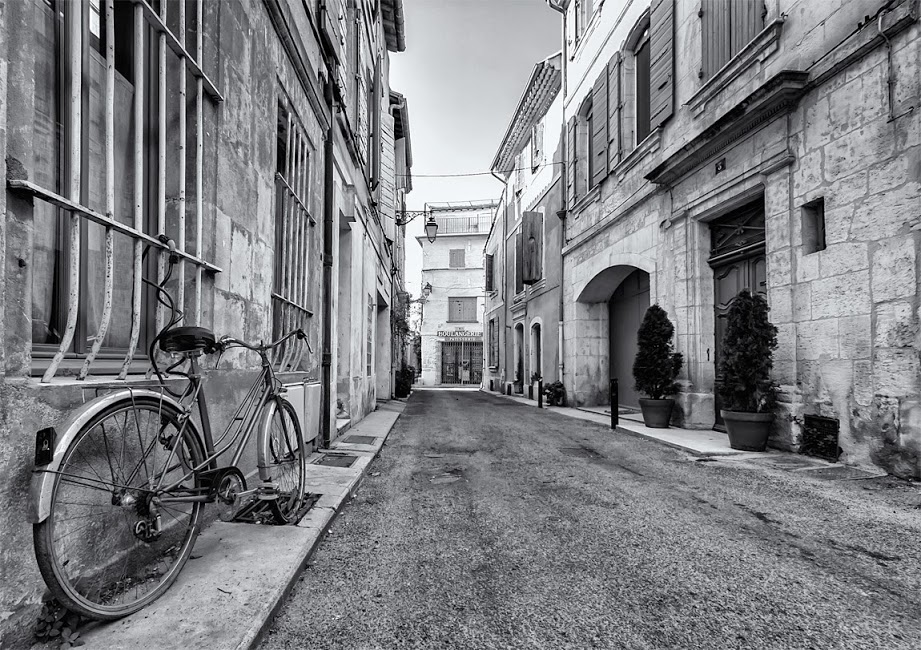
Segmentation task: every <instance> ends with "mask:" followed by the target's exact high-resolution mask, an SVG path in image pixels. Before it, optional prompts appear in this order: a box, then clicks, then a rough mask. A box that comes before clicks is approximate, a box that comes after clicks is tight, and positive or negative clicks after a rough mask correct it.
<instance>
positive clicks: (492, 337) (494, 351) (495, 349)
mask: <svg viewBox="0 0 921 650" xmlns="http://www.w3.org/2000/svg"><path fill="white" fill-rule="evenodd" d="M487 333H488V335H489V365H490V366H492V367H493V368H495V367H496V366H498V365H499V327H498V323H497V322H496V319H495V318H490V319H489V324H488V332H487Z"/></svg>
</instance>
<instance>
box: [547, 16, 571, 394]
mask: <svg viewBox="0 0 921 650" xmlns="http://www.w3.org/2000/svg"><path fill="white" fill-rule="evenodd" d="M559 1H560V0H547V6H548V7H550V8H551V9H553V10H554V11H558V12H559V13H560V15H561V16H562V17H563V20H562V34H561V38H560V43H561V44H562V49H563V56H561V57H560V59H561V61H560V62H561V64H562V66H563V70H562V74H563V91H562V92H563V101H562V102H561V107H562V109H563V114H562V115H561V116H560V119H561V120H562V127H563V128H562V131H561V133H562V139H563V146H562V150H563V165H562V168H563V171H562V177H561V178H560V186H561V188H562V189H563V191H562V192H561V195H563V205H562V206H560V207H561V209H560V210H559V212H557V213H556V216H557V217H559V219H560V305H559V321H558V323H557V329H556V334H557V342H556V344H557V348H556V349H557V355H558V356H559V365H558V366H557V380H558V381H559V382H560V383H562V382H563V370H564V367H565V364H564V362H563V358H564V357H563V323H564V319H563V248H564V247H565V246H566V202H567V200H568V198H569V197H567V196H565V190H566V165H567V164H568V161H569V152H568V151H566V147H567V146H569V138H568V137H567V135H566V81H567V79H566V69H567V67H568V66H567V65H566V62H567V61H568V55H567V53H566V10H565V9H564V8H563V7H562V5H560V4H558V3H559Z"/></svg>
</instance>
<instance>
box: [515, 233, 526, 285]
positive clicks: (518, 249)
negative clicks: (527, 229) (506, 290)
mask: <svg viewBox="0 0 921 650" xmlns="http://www.w3.org/2000/svg"><path fill="white" fill-rule="evenodd" d="M523 265H524V247H523V245H522V240H521V228H520V227H519V228H518V232H516V233H515V293H521V292H522V291H524V282H523V277H524V268H523Z"/></svg>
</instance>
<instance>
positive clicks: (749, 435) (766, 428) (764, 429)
mask: <svg viewBox="0 0 921 650" xmlns="http://www.w3.org/2000/svg"><path fill="white" fill-rule="evenodd" d="M720 415H722V416H723V422H725V423H726V431H727V432H728V433H729V446H730V447H732V448H733V449H740V450H742V451H764V450H765V449H767V441H768V437H770V435H771V423H772V422H773V421H774V414H773V413H744V412H742V411H723V410H721V411H720Z"/></svg>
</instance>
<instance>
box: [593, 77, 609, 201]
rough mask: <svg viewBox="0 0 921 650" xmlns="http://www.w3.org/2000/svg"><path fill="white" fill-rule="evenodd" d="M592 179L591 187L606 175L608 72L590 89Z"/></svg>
mask: <svg viewBox="0 0 921 650" xmlns="http://www.w3.org/2000/svg"><path fill="white" fill-rule="evenodd" d="M592 128H593V129H594V131H595V132H594V133H592V134H591V138H592V156H594V158H595V159H594V160H593V161H592V178H591V187H594V186H595V185H597V184H598V183H600V182H601V181H602V180H604V178H605V177H606V176H607V175H608V71H607V67H605V69H604V70H602V71H601V74H600V75H598V78H597V79H596V80H595V86H594V88H592Z"/></svg>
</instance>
